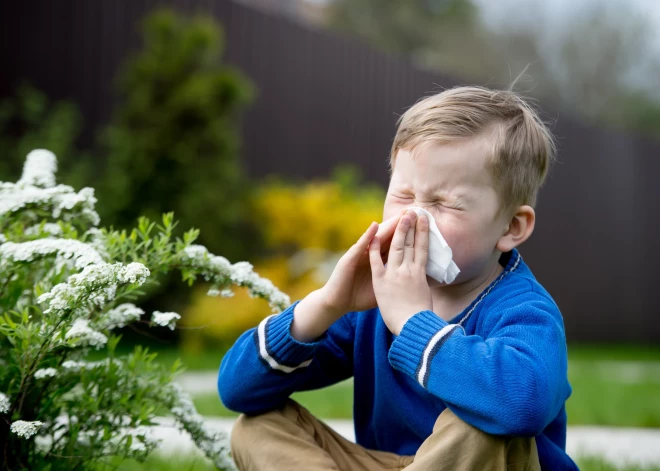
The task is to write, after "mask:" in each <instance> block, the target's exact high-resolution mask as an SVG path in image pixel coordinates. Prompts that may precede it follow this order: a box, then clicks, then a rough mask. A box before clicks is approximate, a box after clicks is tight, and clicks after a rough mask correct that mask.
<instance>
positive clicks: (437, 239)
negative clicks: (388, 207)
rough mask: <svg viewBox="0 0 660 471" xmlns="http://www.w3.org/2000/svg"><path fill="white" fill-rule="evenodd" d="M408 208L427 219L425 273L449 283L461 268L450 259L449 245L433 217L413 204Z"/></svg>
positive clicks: (451, 255)
mask: <svg viewBox="0 0 660 471" xmlns="http://www.w3.org/2000/svg"><path fill="white" fill-rule="evenodd" d="M408 209H412V210H413V211H415V212H416V213H417V216H418V217H419V216H420V215H422V214H425V215H426V217H427V218H428V220H429V229H430V230H429V259H428V261H427V262H426V274H427V275H429V276H430V277H431V278H433V279H434V280H437V281H439V282H441V283H447V284H449V283H451V282H452V281H454V280H455V279H456V277H457V276H458V274H459V273H460V272H461V270H459V268H458V266H457V265H456V263H454V261H453V260H452V257H453V254H452V251H451V247H449V244H447V242H446V241H445V238H444V237H442V234H441V233H440V229H438V225H437V224H436V223H435V219H434V218H433V216H431V213H429V212H428V211H427V210H425V209H423V208H420V207H417V206H415V207H412V208H408Z"/></svg>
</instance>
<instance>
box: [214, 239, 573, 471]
mask: <svg viewBox="0 0 660 471" xmlns="http://www.w3.org/2000/svg"><path fill="white" fill-rule="evenodd" d="M500 263H501V264H502V265H503V266H504V271H503V272H502V274H501V275H500V276H499V277H498V278H497V279H496V280H495V281H493V282H492V283H491V284H490V286H488V288H486V289H485V290H484V291H483V292H482V293H481V294H480V295H479V296H478V297H477V298H476V299H475V300H474V301H473V302H472V304H471V305H470V306H468V307H467V308H466V309H465V310H464V311H463V312H461V313H460V314H458V315H457V316H456V317H454V318H453V319H451V321H450V322H446V321H444V320H443V319H441V318H440V317H438V316H437V315H436V314H434V313H433V312H432V311H421V312H418V313H416V314H415V315H414V316H413V317H412V318H410V319H409V320H408V322H406V324H405V325H404V327H403V329H402V331H401V333H400V335H399V336H398V337H397V336H395V335H393V334H392V333H391V332H390V331H389V330H388V329H387V327H386V325H385V323H384V322H383V320H382V318H381V316H380V311H379V310H378V308H374V309H371V310H369V311H361V312H350V313H348V314H346V315H345V316H343V317H342V318H340V319H339V320H338V321H337V322H335V323H334V324H333V325H332V326H331V327H330V328H329V329H328V331H327V332H326V333H325V334H324V335H323V336H322V337H321V338H319V339H318V340H317V341H315V342H312V343H301V342H298V341H296V340H295V339H294V338H293V337H291V335H290V333H289V331H290V327H291V322H292V320H293V309H294V307H295V306H296V304H297V303H298V302H299V301H297V302H295V303H294V304H292V305H291V306H290V307H289V308H287V309H286V310H285V311H283V312H281V313H279V314H276V315H273V316H270V317H267V318H266V319H264V320H263V321H262V322H261V323H260V324H259V326H258V327H257V328H254V329H251V330H249V331H247V332H245V333H244V334H243V335H242V336H241V337H240V338H239V339H238V340H237V341H236V343H235V344H234V345H233V347H232V348H231V349H230V350H229V352H228V353H227V355H226V356H225V357H224V359H223V361H222V364H221V366H220V373H219V377H218V391H219V393H220V397H221V399H222V402H223V403H224V404H225V406H227V407H228V408H229V409H232V410H234V411H237V412H243V413H245V414H259V413H262V412H265V411H268V410H271V409H274V408H277V407H279V406H281V405H282V404H284V402H285V401H286V399H287V398H288V397H289V396H290V395H291V394H292V393H293V392H295V391H305V390H310V389H318V388H322V387H325V386H328V385H330V384H333V383H336V382H338V381H341V380H343V379H346V378H349V377H351V376H354V378H355V379H354V384H355V392H354V394H355V397H354V404H353V415H354V422H355V436H356V441H357V443H359V444H360V445H362V446H364V447H366V448H370V449H374V450H383V451H390V452H393V453H397V454H400V455H414V454H415V452H416V451H417V449H418V448H419V446H420V445H421V443H422V442H423V441H424V440H425V439H426V438H427V437H428V436H429V435H430V434H431V432H432V430H433V424H434V423H435V420H436V418H437V417H438V415H439V414H440V413H441V412H442V411H443V410H444V409H445V408H446V407H449V408H450V409H451V410H452V411H453V412H454V413H455V414H456V415H457V416H458V417H460V418H461V419H462V420H463V421H465V422H467V423H469V424H472V425H474V426H475V427H477V428H479V429H481V430H483V431H485V432H487V433H490V434H495V435H514V436H530V437H536V444H537V447H538V452H539V458H540V461H541V466H542V467H543V469H544V470H571V469H577V466H576V465H575V464H574V463H573V461H571V459H570V458H569V457H568V455H567V454H566V452H565V447H566V409H565V402H566V399H567V398H568V397H569V396H570V394H571V386H570V385H569V383H568V378H567V353H566V338H565V333H564V323H563V319H562V317H561V314H560V312H559V309H558V307H557V305H556V304H555V303H554V301H553V300H552V298H551V297H550V295H549V294H548V292H547V291H546V290H545V289H544V288H543V287H542V286H541V285H540V284H539V283H538V282H537V281H536V279H535V278H534V275H532V273H531V271H530V270H529V268H528V267H527V265H526V264H525V263H524V262H523V260H522V257H521V256H520V254H519V253H518V251H517V250H513V251H512V252H509V253H506V254H503V255H502V258H501V260H500Z"/></svg>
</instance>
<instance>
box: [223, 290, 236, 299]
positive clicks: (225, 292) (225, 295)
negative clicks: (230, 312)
mask: <svg viewBox="0 0 660 471" xmlns="http://www.w3.org/2000/svg"><path fill="white" fill-rule="evenodd" d="M220 296H222V297H223V298H231V297H232V296H234V292H233V291H232V290H230V289H223V290H222V291H220Z"/></svg>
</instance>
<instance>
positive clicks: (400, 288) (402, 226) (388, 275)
mask: <svg viewBox="0 0 660 471" xmlns="http://www.w3.org/2000/svg"><path fill="white" fill-rule="evenodd" d="M428 256H429V220H428V218H427V217H426V216H425V215H422V216H420V217H419V218H418V217H417V214H416V213H415V211H407V212H406V215H405V216H403V217H402V218H401V219H400V220H399V224H398V225H397V228H396V230H395V232H394V237H393V238H392V245H391V246H390V253H389V256H388V259H387V266H385V265H384V264H383V260H382V258H381V255H380V240H379V239H378V237H376V236H374V238H373V239H372V240H371V244H370V245H369V260H370V262H371V278H372V281H373V285H374V294H375V295H376V301H377V302H378V307H379V309H380V313H381V315H382V317H383V321H385V324H386V325H387V328H388V329H390V331H391V332H392V333H393V334H394V335H399V334H400V333H401V329H403V325H404V324H405V323H406V321H407V320H408V319H410V318H411V317H412V316H413V315H415V314H417V313H418V312H420V311H424V310H433V300H432V297H431V288H429V284H428V282H427V281H426V262H427V260H428Z"/></svg>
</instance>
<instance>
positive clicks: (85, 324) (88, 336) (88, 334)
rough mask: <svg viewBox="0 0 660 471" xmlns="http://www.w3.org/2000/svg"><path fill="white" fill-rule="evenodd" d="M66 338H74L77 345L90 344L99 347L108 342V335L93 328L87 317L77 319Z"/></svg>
mask: <svg viewBox="0 0 660 471" xmlns="http://www.w3.org/2000/svg"><path fill="white" fill-rule="evenodd" d="M64 338H65V339H67V340H69V339H74V341H75V344H76V345H89V346H90V347H96V348H97V349H99V348H101V347H103V346H104V345H105V344H106V343H108V337H106V336H105V335H103V334H102V333H101V332H97V331H96V330H94V329H92V328H91V327H90V326H89V320H87V319H76V320H75V321H74V322H73V325H72V326H71V328H70V329H69V331H68V332H67V333H66V335H65V336H64Z"/></svg>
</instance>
